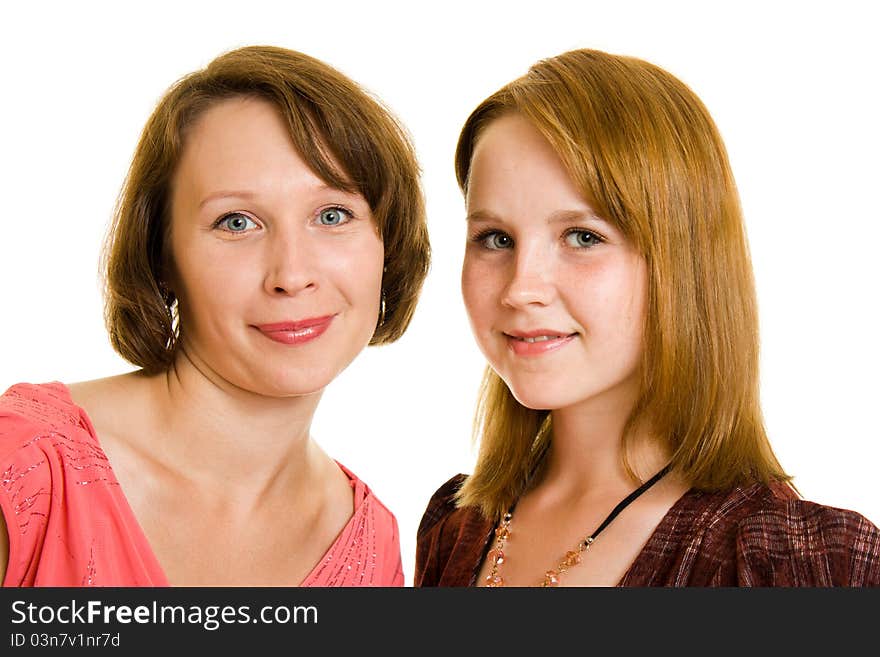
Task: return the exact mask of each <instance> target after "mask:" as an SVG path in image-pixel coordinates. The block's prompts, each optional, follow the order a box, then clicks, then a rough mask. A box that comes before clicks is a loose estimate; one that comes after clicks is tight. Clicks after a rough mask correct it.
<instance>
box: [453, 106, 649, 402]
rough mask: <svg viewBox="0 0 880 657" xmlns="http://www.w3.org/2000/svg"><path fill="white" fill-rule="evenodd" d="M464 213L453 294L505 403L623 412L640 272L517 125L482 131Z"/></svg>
mask: <svg viewBox="0 0 880 657" xmlns="http://www.w3.org/2000/svg"><path fill="white" fill-rule="evenodd" d="M466 204H467V213H468V226H467V229H468V243H467V250H466V252H465V258H464V266H463V269H462V279H461V285H462V293H463V295H464V301H465V305H466V307H467V311H468V316H469V318H470V322H471V327H472V329H473V331H474V335H475V336H476V339H477V342H478V343H479V346H480V349H481V350H482V352H483V353H484V354H485V356H486V358H487V359H488V361H489V363H490V364H491V366H492V368H493V369H494V370H495V371H496V372H497V373H498V374H499V376H501V378H502V379H503V380H504V381H505V382H506V383H507V385H508V387H509V388H510V390H511V392H512V393H513V395H514V397H516V399H517V400H519V402H520V403H522V404H523V405H525V406H527V407H529V408H534V409H550V410H556V409H561V408H566V407H570V406H574V405H582V404H589V406H590V407H591V408H595V409H596V410H602V409H607V410H609V411H610V410H613V409H615V408H617V407H618V405H619V404H621V403H624V404H632V402H633V400H634V397H635V395H636V394H637V393H638V388H639V366H640V362H641V356H642V350H643V327H644V323H645V304H646V289H647V274H646V265H645V260H644V258H643V257H642V256H641V255H639V253H637V252H636V251H635V249H634V248H633V247H632V245H631V244H630V243H629V242H628V241H627V240H626V239H624V237H623V235H622V233H621V232H620V231H619V230H618V229H617V228H615V226H614V225H612V224H611V223H610V222H608V221H605V220H603V219H602V218H601V217H599V216H597V215H596V213H595V212H594V210H593V208H591V207H590V204H589V202H588V201H587V199H586V198H584V196H583V195H582V194H581V192H580V191H579V190H578V188H577V187H576V186H575V184H574V183H573V182H572V180H571V178H570V177H569V175H568V173H567V172H566V170H565V167H564V166H563V163H562V161H561V160H560V159H559V157H558V156H557V155H556V153H555V152H554V150H553V149H552V147H551V146H550V143H549V142H548V141H547V140H546V139H545V138H544V137H543V136H542V135H541V134H540V133H539V132H538V131H537V129H535V128H534V127H533V126H532V125H531V124H530V123H529V122H528V121H527V120H525V119H524V118H522V117H521V116H519V115H515V114H511V115H505V116H502V117H501V118H498V119H496V120H494V121H493V122H492V123H490V124H489V125H488V126H487V127H486V128H485V129H484V130H483V132H482V134H481V135H480V137H479V138H478V141H477V143H476V147H475V149H474V153H473V158H472V161H471V168H470V178H469V186H468V193H467V198H466Z"/></svg>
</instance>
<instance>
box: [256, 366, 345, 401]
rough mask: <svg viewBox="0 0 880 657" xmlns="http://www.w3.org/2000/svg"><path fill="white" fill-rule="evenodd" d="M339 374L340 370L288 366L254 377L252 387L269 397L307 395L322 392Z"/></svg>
mask: <svg viewBox="0 0 880 657" xmlns="http://www.w3.org/2000/svg"><path fill="white" fill-rule="evenodd" d="M337 374H338V372H328V371H326V370H324V369H321V368H317V369H308V370H305V369H292V368H287V369H285V370H283V371H273V372H267V373H265V374H264V375H262V376H259V377H256V376H255V377H252V385H251V386H250V388H251V390H253V391H254V392H256V393H258V394H261V395H265V396H267V397H279V398H280V397H306V396H308V395H314V394H316V393H320V392H322V391H323V390H324V388H326V387H327V386H328V385H329V384H330V382H331V381H333V379H334V378H336V375H337Z"/></svg>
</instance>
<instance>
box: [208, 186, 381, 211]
mask: <svg viewBox="0 0 880 657" xmlns="http://www.w3.org/2000/svg"><path fill="white" fill-rule="evenodd" d="M313 192H314V193H315V194H323V193H324V192H339V193H340V194H345V195H346V196H349V197H352V198H361V199H363V201H364V203H367V200H366V199H365V198H364V195H363V194H361V193H360V192H358V191H352V192H349V191H346V190H344V189H339V188H338V187H334V186H333V185H328V184H326V183H323V184H321V185H318V186H317V187H315V188H314V190H313ZM257 196H258V194H257V193H256V192H251V191H247V190H222V191H219V192H212V193H211V194H208V195H207V196H206V197H205V198H203V199H202V200H201V202H200V203H199V209H202V208H203V207H204V206H206V205H207V204H208V203H211V202H213V201H217V200H220V199H225V198H241V199H245V200H247V201H252V200H254V199H255V198H257ZM367 205H369V203H367Z"/></svg>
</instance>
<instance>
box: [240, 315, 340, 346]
mask: <svg viewBox="0 0 880 657" xmlns="http://www.w3.org/2000/svg"><path fill="white" fill-rule="evenodd" d="M334 317H336V315H325V316H323V317H310V318H308V319H301V320H299V321H296V322H276V323H275V324H260V325H258V326H254V328H255V329H257V330H258V331H259V332H260V333H262V334H263V335H265V336H266V337H267V338H269V339H270V340H274V341H275V342H280V343H282V344H292V345H299V344H304V343H306V342H311V341H312V340H314V339H316V338H319V337H321V336H322V335H323V334H324V331H326V330H327V329H328V328H330V323H331V322H332V321H333V318H334Z"/></svg>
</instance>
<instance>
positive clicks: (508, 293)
mask: <svg viewBox="0 0 880 657" xmlns="http://www.w3.org/2000/svg"><path fill="white" fill-rule="evenodd" d="M508 266H509V267H510V270H509V276H510V278H509V280H508V281H507V285H506V286H505V288H504V293H503V295H502V298H501V303H502V304H503V305H505V306H508V307H510V308H523V307H526V306H531V305H542V306H545V305H547V304H549V303H550V302H551V301H553V297H554V295H555V294H556V288H555V286H554V284H553V263H552V257H551V255H550V254H549V253H547V252H546V250H544V249H542V248H540V246H539V245H533V246H529V245H519V246H518V248H517V250H516V252H515V255H514V257H513V258H512V259H511V261H510V263H509V264H508Z"/></svg>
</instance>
